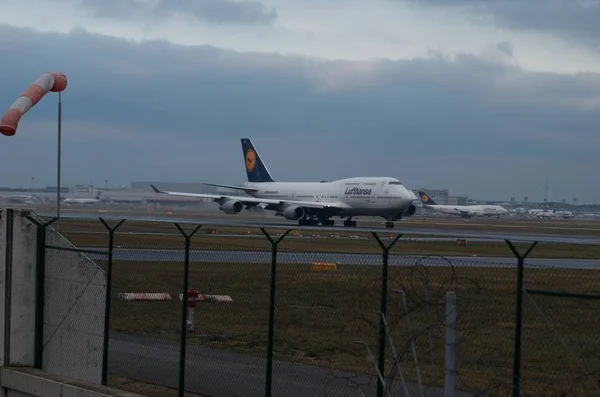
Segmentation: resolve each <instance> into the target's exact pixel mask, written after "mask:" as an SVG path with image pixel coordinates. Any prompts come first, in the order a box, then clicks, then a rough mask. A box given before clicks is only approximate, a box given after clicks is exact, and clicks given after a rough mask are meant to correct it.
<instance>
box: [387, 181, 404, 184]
mask: <svg viewBox="0 0 600 397" xmlns="http://www.w3.org/2000/svg"><path fill="white" fill-rule="evenodd" d="M389 184H390V185H402V183H400V182H396V181H391V182H390V183H389Z"/></svg>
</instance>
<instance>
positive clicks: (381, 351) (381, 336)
mask: <svg viewBox="0 0 600 397" xmlns="http://www.w3.org/2000/svg"><path fill="white" fill-rule="evenodd" d="M371 234H372V235H373V237H374V238H375V240H376V241H377V243H378V244H379V246H380V247H381V250H382V256H383V257H382V267H381V307H380V313H379V333H378V335H377V345H378V349H377V369H378V371H379V372H380V373H381V375H382V376H383V377H384V378H385V375H384V369H385V322H384V321H383V318H384V316H385V317H387V290H388V286H387V282H388V258H389V253H390V249H391V248H392V247H393V246H394V244H396V243H397V242H398V240H399V239H400V237H402V234H398V235H397V236H396V237H394V239H393V240H392V242H391V243H389V244H388V245H385V244H384V243H383V242H382V241H381V239H380V238H379V236H378V235H377V233H375V232H371ZM384 388H385V385H384V384H383V382H382V380H381V379H380V380H378V381H377V397H383V390H384Z"/></svg>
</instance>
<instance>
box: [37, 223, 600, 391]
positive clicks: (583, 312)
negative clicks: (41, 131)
mask: <svg viewBox="0 0 600 397" xmlns="http://www.w3.org/2000/svg"><path fill="white" fill-rule="evenodd" d="M118 224H119V223H118V220H114V221H111V222H108V221H106V224H103V223H102V222H100V221H98V220H94V219H71V220H61V225H60V231H61V233H62V234H63V235H64V236H65V237H66V239H68V240H69V241H70V242H71V243H69V244H71V248H73V247H74V246H76V247H77V249H79V250H81V251H83V252H88V254H85V253H84V254H81V253H80V254H73V255H76V257H77V258H79V257H85V258H87V259H85V261H86V262H85V264H86V265H85V266H83V269H85V270H86V272H82V271H81V270H79V269H80V267H81V266H78V265H77V263H76V262H74V264H69V263H70V262H69V261H68V260H65V259H63V258H62V257H61V256H59V255H63V251H61V250H55V251H52V248H51V247H50V245H52V246H55V245H56V246H59V245H60V244H59V243H57V242H56V241H53V242H52V244H50V243H49V242H48V243H47V245H48V246H47V247H46V258H47V259H46V260H47V262H48V263H47V264H46V266H47V267H48V269H49V270H47V275H46V277H47V279H48V281H49V282H55V281H50V279H58V278H60V277H61V276H60V274H61V272H66V274H69V277H73V276H74V275H75V274H79V273H77V271H80V273H81V275H80V276H77V277H79V278H80V279H81V280H80V281H78V283H80V284H81V283H82V284H81V285H82V287H80V288H79V290H78V291H82V290H84V287H85V286H84V284H85V283H84V281H85V280H87V281H89V280H92V281H90V285H96V284H94V283H95V282H96V281H95V280H96V277H104V275H105V274H106V273H105V272H107V271H108V268H109V267H111V271H110V273H111V278H110V280H109V281H110V282H109V287H110V288H111V294H110V296H111V298H110V317H109V320H110V323H109V324H110V333H109V335H108V336H109V337H108V338H107V339H108V362H107V371H108V378H107V381H108V384H109V385H112V386H118V387H121V388H124V387H125V388H129V390H131V391H135V392H137V393H141V394H144V395H148V396H153V395H168V394H167V393H168V392H167V391H166V390H168V389H165V388H169V389H170V390H171V392H172V393H175V392H174V390H178V393H177V395H180V396H181V395H183V391H185V392H186V395H194V394H197V395H214V396H219V395H223V396H235V395H261V396H262V395H268V396H270V395H286V396H296V395H297V396H304V395H311V396H354V395H356V396H363V395H377V396H383V395H392V396H395V395H412V396H446V395H447V394H445V393H446V392H447V389H448V388H449V387H450V388H452V389H453V390H455V392H454V394H453V395H455V396H480V395H507V394H510V393H512V392H513V390H515V387H516V389H517V390H520V391H519V393H520V394H519V395H522V396H529V395H557V396H558V395H569V396H570V395H597V394H598V392H599V388H598V381H597V379H598V372H599V370H600V363H599V361H598V360H597V358H596V357H598V354H597V353H598V349H600V343H598V342H597V338H595V337H594V329H596V328H597V327H598V325H599V324H597V322H598V321H596V319H595V316H594V315H593V313H594V309H595V305H596V304H597V303H598V301H597V300H595V299H593V298H590V297H589V296H586V297H585V298H584V297H581V296H579V297H565V296H548V295H539V294H537V293H536V291H538V290H544V291H556V290H558V291H563V292H570V293H579V294H588V295H589V294H593V293H594V292H595V291H597V287H596V286H597V285H598V284H597V282H596V278H598V277H600V272H599V271H598V270H592V269H587V270H585V269H584V270H581V269H567V268H564V266H563V265H564V264H559V265H557V266H550V265H548V264H546V265H544V263H545V262H535V263H536V264H535V265H528V262H529V261H533V259H532V258H530V257H533V256H535V255H538V256H540V257H542V258H543V257H548V258H550V257H557V256H559V255H562V254H563V253H565V252H571V251H569V249H567V248H565V247H562V248H560V247H559V248H557V246H556V245H548V246H544V247H543V248H540V247H536V249H535V250H534V251H533V252H532V253H531V255H530V257H528V258H527V259H525V260H524V264H525V266H524V268H519V266H518V260H517V257H516V256H513V254H512V253H511V250H510V249H509V247H508V246H507V243H506V242H504V241H496V242H482V243H476V244H475V243H474V244H472V245H469V246H467V244H466V242H465V241H464V239H458V240H448V239H446V240H444V239H440V238H428V239H423V240H422V241H419V240H418V239H416V238H415V237H414V236H402V237H400V240H399V241H397V239H398V238H399V236H397V235H395V234H390V232H381V233H369V234H366V233H355V232H348V231H346V230H342V231H340V232H339V233H337V232H336V233H331V232H327V233H326V232H321V231H319V230H293V229H292V230H285V229H280V228H279V229H278V228H269V227H267V228H266V229H261V228H259V227H256V228H255V227H252V228H241V227H227V226H219V227H213V226H209V225H203V226H200V225H195V224H186V223H178V224H175V223H171V222H141V221H136V220H126V221H125V222H124V223H121V224H120V225H119V226H118V228H117V229H112V228H114V227H115V226H116V225H118ZM111 229H112V230H114V235H113V239H112V246H110V245H109V241H110V239H109V230H111ZM59 237H60V236H59ZM60 238H62V237H60ZM64 241H67V240H64ZM62 244H66V243H64V242H63V243H62ZM516 249H517V253H519V252H521V253H522V252H525V249H526V247H525V246H523V245H518V246H516ZM92 250H96V251H97V252H98V253H96V254H93V255H92V254H89V252H91V251H92ZM51 252H54V253H51ZM111 252H112V255H109V253H111ZM595 252H596V251H593V250H592V249H590V251H589V252H588V253H587V254H586V255H587V256H586V257H594V255H596V254H595ZM77 255H79V256H77ZM90 258H91V259H90ZM78 260H79V259H78ZM92 260H93V262H92ZM548 261H551V259H549V260H548ZM50 262H52V263H53V264H51V263H50ZM109 263H110V266H109ZM548 263H550V262H548ZM100 268H101V271H99V272H98V271H97V270H96V269H100ZM52 269H54V270H52ZM519 269H521V271H522V272H523V277H522V278H521V279H520V278H519ZM76 270H77V271H76ZM50 276H51V277H50ZM63 277H64V275H63ZM98 280H99V279H98ZM521 282H522V284H523V285H522V288H520V289H519V285H520V283H521ZM100 284H101V283H100ZM48 288H50V287H47V289H48ZM98 288H99V289H97V290H96V289H90V287H87V288H86V289H85V290H86V291H93V292H86V293H87V294H88V295H90V294H91V295H93V296H95V297H96V299H98V297H102V298H103V297H104V295H103V294H104V293H105V292H106V289H102V288H100V287H98ZM519 291H521V292H520V293H522V295H521V298H522V301H520V298H519V299H517V297H519V295H520V293H519ZM532 291H533V292H532ZM74 294H75V293H74ZM73 296H75V295H73ZM90 299H91V298H90ZM74 300H76V299H75V298H74V297H72V298H69V299H66V300H65V301H64V302H60V304H61V305H62V306H65V307H67V306H69V305H68V304H67V302H69V301H74ZM82 302H83V301H82ZM94 302H95V301H94ZM57 304H58V303H57ZM89 304H90V305H91V303H89ZM520 304H522V311H521V309H520V307H521V306H519V305H520ZM86 305H88V303H86ZM62 306H61V307H62ZM57 307H59V306H57ZM81 307H82V308H83V307H84V306H81ZM89 307H90V308H92V309H93V310H92V309H90V311H89V312H84V313H79V314H77V315H76V316H75V317H74V320H73V321H75V319H77V320H76V321H78V322H81V323H82V324H85V323H87V322H90V323H92V324H95V323H94V321H96V320H97V319H102V318H103V317H102V308H103V307H104V306H103V305H101V306H100V307H94V306H89ZM65 310H66V309H65ZM55 311H56V313H57V314H54V316H55V317H57V318H59V317H61V316H63V317H64V316H65V314H64V313H63V311H64V310H63V309H61V310H58V309H57V310H55ZM519 312H521V314H522V317H521V318H520V319H517V317H518V316H517V313H519ZM76 313H78V312H76ZM48 324H49V325H48V327H47V328H48V329H45V330H44V333H45V335H46V334H48V335H50V334H51V333H52V332H53V331H52V330H51V329H52V324H55V323H54V322H53V323H51V322H48ZM99 324H103V323H102V322H100V323H97V324H96V325H94V329H98V325H99ZM54 327H56V325H54ZM516 328H519V329H520V331H521V336H520V338H519V337H518V336H517V335H516V332H515V331H516ZM97 336H98V335H96V334H94V337H97ZM100 336H102V335H100ZM101 340H102V338H100V341H101ZM517 345H518V346H519V347H520V349H521V353H520V354H518V350H519V349H518V348H517ZM73 346H76V344H73ZM70 348H74V347H70ZM99 349H100V350H102V346H100V347H99ZM83 353H85V352H83ZM53 354H54V353H53ZM73 354H75V353H73ZM100 357H102V356H101V355H100ZM515 363H520V368H516V367H515ZM78 376H79V375H78ZM515 385H516V386H515Z"/></svg>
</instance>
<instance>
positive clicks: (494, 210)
mask: <svg viewBox="0 0 600 397" xmlns="http://www.w3.org/2000/svg"><path fill="white" fill-rule="evenodd" d="M419 196H421V202H422V203H423V207H424V208H428V209H432V210H434V211H439V212H441V213H444V214H450V215H460V217H461V218H470V217H472V216H490V217H491V216H495V217H500V216H504V215H507V214H508V210H507V209H506V208H504V207H502V206H500V205H443V204H437V203H436V202H435V201H433V199H432V198H431V197H429V196H428V195H427V194H426V193H424V192H419Z"/></svg>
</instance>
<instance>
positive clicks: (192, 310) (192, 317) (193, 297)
mask: <svg viewBox="0 0 600 397" xmlns="http://www.w3.org/2000/svg"><path fill="white" fill-rule="evenodd" d="M199 295H200V294H199V293H198V291H196V290H195V289H189V290H188V291H187V293H186V298H187V309H188V312H187V322H186V325H187V329H188V331H193V330H194V326H195V324H196V302H197V300H198V296H199Z"/></svg>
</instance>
